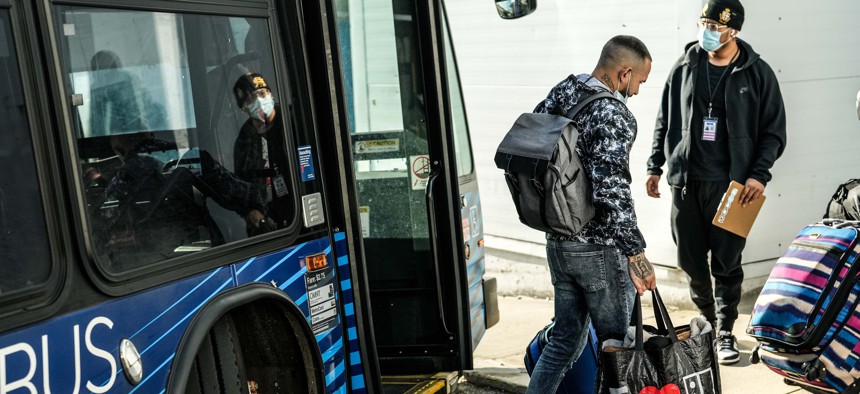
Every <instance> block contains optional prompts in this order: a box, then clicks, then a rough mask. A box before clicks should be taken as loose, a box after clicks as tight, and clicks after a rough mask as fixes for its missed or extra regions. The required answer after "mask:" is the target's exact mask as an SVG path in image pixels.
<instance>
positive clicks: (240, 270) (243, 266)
mask: <svg viewBox="0 0 860 394" xmlns="http://www.w3.org/2000/svg"><path fill="white" fill-rule="evenodd" d="M256 259H257V256H254V257H251V258H250V259H248V261H246V262H245V264H243V265H242V268H239V270H238V271H236V275H237V276H238V275H239V274H241V273H242V271H244V270H245V268H248V266H250V265H251V263H253V262H254V260H256Z"/></svg>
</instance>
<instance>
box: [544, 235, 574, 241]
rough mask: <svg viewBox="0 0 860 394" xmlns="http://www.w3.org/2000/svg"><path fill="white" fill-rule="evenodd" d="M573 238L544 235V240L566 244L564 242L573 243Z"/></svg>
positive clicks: (572, 236) (570, 236) (571, 236)
mask: <svg viewBox="0 0 860 394" xmlns="http://www.w3.org/2000/svg"><path fill="white" fill-rule="evenodd" d="M574 238H576V236H575V235H561V234H552V233H546V239H547V240H550V241H556V242H566V241H573V239H574Z"/></svg>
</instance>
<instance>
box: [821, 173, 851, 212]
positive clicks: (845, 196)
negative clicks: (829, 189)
mask: <svg viewBox="0 0 860 394" xmlns="http://www.w3.org/2000/svg"><path fill="white" fill-rule="evenodd" d="M824 218H825V219H843V220H860V179H850V180H848V182H845V183H843V184H841V185H839V187H837V188H836V192H835V193H833V197H831V198H830V203H829V204H827V211H826V212H824Z"/></svg>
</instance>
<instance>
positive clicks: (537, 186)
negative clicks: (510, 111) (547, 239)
mask: <svg viewBox="0 0 860 394" xmlns="http://www.w3.org/2000/svg"><path fill="white" fill-rule="evenodd" d="M601 98H610V99H615V100H617V98H616V97H615V96H613V95H612V94H611V93H608V92H601V93H597V94H594V95H592V96H589V97H587V98H585V99H584V100H582V101H581V102H579V103H577V104H576V105H575V106H574V107H573V108H571V110H570V111H568V112H567V114H566V115H563V116H562V115H555V114H536V113H525V114H522V115H520V117H519V118H517V121H516V122H514V125H513V126H512V127H511V130H510V131H508V133H507V134H506V135H505V138H504V139H503V140H502V143H501V144H500V145H499V148H498V149H497V150H496V157H495V162H496V167H498V168H500V169H502V170H505V181H506V182H507V184H508V189H510V191H511V197H512V198H513V200H514V205H515V206H516V208H517V214H518V215H519V217H520V221H521V222H523V224H525V225H526V226H529V227H531V228H533V229H535V230H540V231H543V232H547V233H553V234H558V235H565V236H571V235H574V234H576V233H578V232H579V231H580V230H581V229H582V227H583V226H585V224H586V223H588V221H589V220H591V218H592V217H594V206H593V205H592V196H591V180H590V179H589V178H588V174H587V173H586V172H585V169H584V168H583V166H582V162H581V161H580V160H579V156H578V155H577V154H576V141H577V139H578V138H579V130H577V129H576V127H575V126H574V125H573V121H572V119H573V118H574V117H575V116H576V114H577V113H579V111H581V110H582V109H583V108H585V107H586V106H587V105H588V104H590V103H591V102H593V101H594V100H597V99H601Z"/></svg>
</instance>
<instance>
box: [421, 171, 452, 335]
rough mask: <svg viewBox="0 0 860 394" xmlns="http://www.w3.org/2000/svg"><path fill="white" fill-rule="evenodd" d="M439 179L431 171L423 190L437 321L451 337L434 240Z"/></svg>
mask: <svg viewBox="0 0 860 394" xmlns="http://www.w3.org/2000/svg"><path fill="white" fill-rule="evenodd" d="M438 178H439V172H438V171H437V170H436V169H432V170H431V172H430V177H429V178H428V179H427V188H426V189H425V190H424V192H425V195H426V199H425V201H426V203H427V219H428V220H427V224H428V227H429V228H428V229H427V230H428V231H429V234H428V238H429V239H430V253H431V255H432V256H433V268H434V269H435V272H436V299H437V302H438V303H439V319H441V321H442V329H444V330H445V333H446V334H448V336H449V337H450V336H453V335H454V333H452V332H451V330H449V329H448V323H447V321H446V319H445V300H444V297H443V294H442V268H441V266H440V265H439V249H438V247H439V242H438V240H437V239H436V234H437V229H438V226H437V224H436V199H435V197H434V190H433V189H434V186H435V185H436V180H437V179H438Z"/></svg>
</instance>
